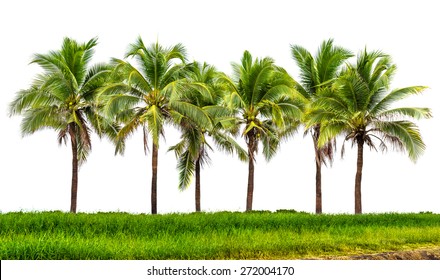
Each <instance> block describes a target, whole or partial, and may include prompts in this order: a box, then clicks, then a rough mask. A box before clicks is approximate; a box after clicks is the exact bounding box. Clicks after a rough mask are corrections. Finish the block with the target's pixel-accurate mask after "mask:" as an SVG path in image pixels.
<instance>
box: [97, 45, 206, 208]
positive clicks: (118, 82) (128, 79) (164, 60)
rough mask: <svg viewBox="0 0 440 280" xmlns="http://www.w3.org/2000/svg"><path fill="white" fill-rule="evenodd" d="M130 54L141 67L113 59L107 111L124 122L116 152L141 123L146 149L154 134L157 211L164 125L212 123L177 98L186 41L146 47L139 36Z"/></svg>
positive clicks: (105, 95)
mask: <svg viewBox="0 0 440 280" xmlns="http://www.w3.org/2000/svg"><path fill="white" fill-rule="evenodd" d="M129 57H132V58H134V59H135V60H136V62H137V65H138V68H136V67H134V66H133V65H132V64H130V63H129V62H127V61H123V60H120V59H113V63H114V66H115V75H114V77H115V82H114V83H113V84H111V85H109V86H107V87H106V88H104V89H103V91H102V97H103V99H105V100H107V107H106V112H107V114H108V115H110V116H115V117H116V118H117V120H118V121H120V122H122V123H124V126H123V127H122V129H121V130H120V131H119V133H118V135H117V139H118V143H117V145H116V152H121V153H122V152H123V150H124V145H125V144H124V139H126V138H127V137H128V136H129V135H131V134H132V133H133V132H134V131H135V130H136V129H137V128H139V127H141V128H142V129H143V138H144V149H145V151H146V150H147V139H148V135H150V136H151V139H152V142H153V145H152V146H153V151H152V183H151V188H152V191H151V212H152V213H153V214H156V213H157V160H158V149H159V139H160V136H161V135H163V134H164V125H165V124H166V123H170V124H173V123H178V122H180V120H181V119H182V118H183V117H185V116H187V117H189V118H191V119H192V120H194V121H195V122H196V123H198V124H200V125H203V126H205V127H210V125H211V122H210V119H209V117H208V116H207V114H206V113H205V112H203V111H202V110H200V109H199V108H198V107H197V106H196V105H193V104H191V103H189V102H185V101H181V100H179V98H178V96H179V94H178V91H179V90H180V89H181V86H182V85H181V84H182V82H183V81H184V79H183V78H182V72H183V71H184V67H185V64H184V63H185V61H186V50H185V48H184V46H183V45H181V44H177V45H174V46H171V47H168V48H165V47H163V46H161V45H160V44H159V43H158V42H156V43H154V44H151V45H150V46H148V47H147V46H145V44H144V43H143V41H142V39H141V38H138V39H137V41H136V42H135V43H134V44H131V45H130V46H129V50H128V52H127V54H126V58H129Z"/></svg>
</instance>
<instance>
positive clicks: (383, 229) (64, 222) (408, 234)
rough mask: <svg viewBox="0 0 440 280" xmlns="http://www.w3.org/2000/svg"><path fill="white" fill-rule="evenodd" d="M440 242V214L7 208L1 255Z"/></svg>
mask: <svg viewBox="0 0 440 280" xmlns="http://www.w3.org/2000/svg"><path fill="white" fill-rule="evenodd" d="M421 247H423V248H429V247H440V215H436V214H429V213H425V214H368V215H312V214H305V213H290V212H277V213H270V212H251V213H230V212H220V213H193V214H167V215H133V214H126V213H98V214H81V213H80V214H76V215H75V214H70V213H61V212H43V213H21V212H19V213H6V214H0V259H299V258H323V257H324V258H325V257H326V256H342V255H359V254H369V253H380V252H385V251H397V250H408V249H417V248H421Z"/></svg>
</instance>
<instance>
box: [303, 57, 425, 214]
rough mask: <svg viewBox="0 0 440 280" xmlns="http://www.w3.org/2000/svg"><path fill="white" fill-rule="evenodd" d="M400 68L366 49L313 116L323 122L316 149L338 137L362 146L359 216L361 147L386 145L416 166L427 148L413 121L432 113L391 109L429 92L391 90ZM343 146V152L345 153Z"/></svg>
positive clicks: (358, 187) (359, 207)
mask: <svg viewBox="0 0 440 280" xmlns="http://www.w3.org/2000/svg"><path fill="white" fill-rule="evenodd" d="M395 71H396V66H395V65H394V64H392V62H391V58H390V56H389V55H386V54H384V53H382V52H379V51H373V52H367V51H366V50H364V51H363V52H361V53H360V54H359V55H358V58H357V63H356V64H355V65H348V66H347V68H346V69H345V70H344V71H343V73H342V74H341V76H340V78H339V79H338V80H337V81H336V82H335V84H334V86H333V88H331V89H326V90H324V91H323V92H322V93H321V95H320V97H319V98H318V99H317V100H316V102H315V104H314V105H315V109H314V111H313V112H312V113H311V115H312V116H311V122H312V123H314V122H315V123H318V122H319V123H321V130H320V138H319V140H318V145H319V146H322V145H325V143H327V141H329V140H330V139H333V138H334V137H336V136H337V135H343V136H344V137H345V139H344V143H345V141H348V140H351V141H352V142H353V145H354V144H356V145H357V146H358V160H357V173H356V179H355V212H356V213H362V205H361V179H362V166H363V145H364V144H366V145H367V146H369V147H370V148H372V149H377V147H379V149H381V150H386V149H387V147H388V146H387V145H392V146H393V147H394V148H396V149H398V150H402V151H406V152H407V153H408V156H409V158H410V159H411V160H413V161H415V160H417V158H418V157H419V156H420V155H421V154H422V152H423V150H424V149H425V144H424V143H423V141H422V137H421V135H420V132H419V129H418V127H417V125H416V124H415V123H414V122H412V121H410V119H422V118H429V117H431V111H430V109H428V108H414V107H402V108H391V105H393V103H394V102H396V101H398V100H401V99H404V98H406V97H408V96H410V95H414V94H419V93H421V92H422V91H423V90H424V89H425V88H426V87H423V86H411V87H405V88H399V89H394V90H391V91H390V83H391V80H392V77H393V75H394V74H395ZM344 150H345V149H344V146H343V148H342V153H344Z"/></svg>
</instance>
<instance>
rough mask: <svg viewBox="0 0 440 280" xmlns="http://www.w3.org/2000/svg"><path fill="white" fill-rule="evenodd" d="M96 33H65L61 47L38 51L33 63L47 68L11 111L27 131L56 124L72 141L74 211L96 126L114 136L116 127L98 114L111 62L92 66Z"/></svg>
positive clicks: (100, 132) (63, 139)
mask: <svg viewBox="0 0 440 280" xmlns="http://www.w3.org/2000/svg"><path fill="white" fill-rule="evenodd" d="M96 44H97V39H96V38H94V39H91V40H90V41H88V42H87V43H78V42H76V41H75V40H72V39H70V38H65V39H64V41H63V44H62V46H61V49H60V50H57V51H51V52H49V53H47V54H35V55H34V56H33V59H32V61H31V63H35V64H38V65H39V66H40V67H41V68H43V70H44V72H43V73H42V74H39V75H37V77H36V79H35V80H34V82H33V84H32V86H31V87H30V88H29V89H26V90H21V91H19V92H18V93H17V94H16V96H15V99H14V100H13V101H12V102H11V104H10V106H9V112H10V115H16V114H20V115H23V116H24V118H23V120H22V122H21V131H22V134H23V135H28V134H32V133H34V132H36V131H38V130H42V129H45V128H52V129H54V130H55V131H57V132H58V141H59V143H60V144H61V143H62V142H64V143H67V140H68V139H70V143H71V146H72V184H71V205H70V212H72V213H76V208H77V192H78V168H79V166H80V165H81V164H82V163H84V162H85V161H86V159H87V156H88V154H89V153H90V150H91V148H92V146H91V131H92V128H93V129H94V130H95V131H96V132H97V133H98V135H99V136H102V135H103V134H104V133H106V134H107V135H109V136H110V138H114V137H115V136H116V132H117V129H118V127H117V126H116V125H114V124H113V123H111V122H110V121H108V120H107V119H106V118H104V117H103V116H102V114H100V109H101V108H102V104H100V103H99V102H97V99H96V95H97V90H98V89H99V87H101V86H102V85H103V83H104V82H105V81H106V80H107V77H108V76H109V73H110V67H109V66H107V65H104V64H97V65H95V66H92V67H89V63H90V60H91V59H92V55H93V52H94V50H93V48H94V47H95V46H96Z"/></svg>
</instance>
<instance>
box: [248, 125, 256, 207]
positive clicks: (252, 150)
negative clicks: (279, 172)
mask: <svg viewBox="0 0 440 280" xmlns="http://www.w3.org/2000/svg"><path fill="white" fill-rule="evenodd" d="M248 137H249V141H248V144H247V145H248V156H249V167H248V170H249V171H248V188H247V198H246V211H252V202H253V198H254V161H255V159H254V153H255V145H256V143H255V142H256V141H255V136H254V133H253V131H250V132H249V134H248Z"/></svg>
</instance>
